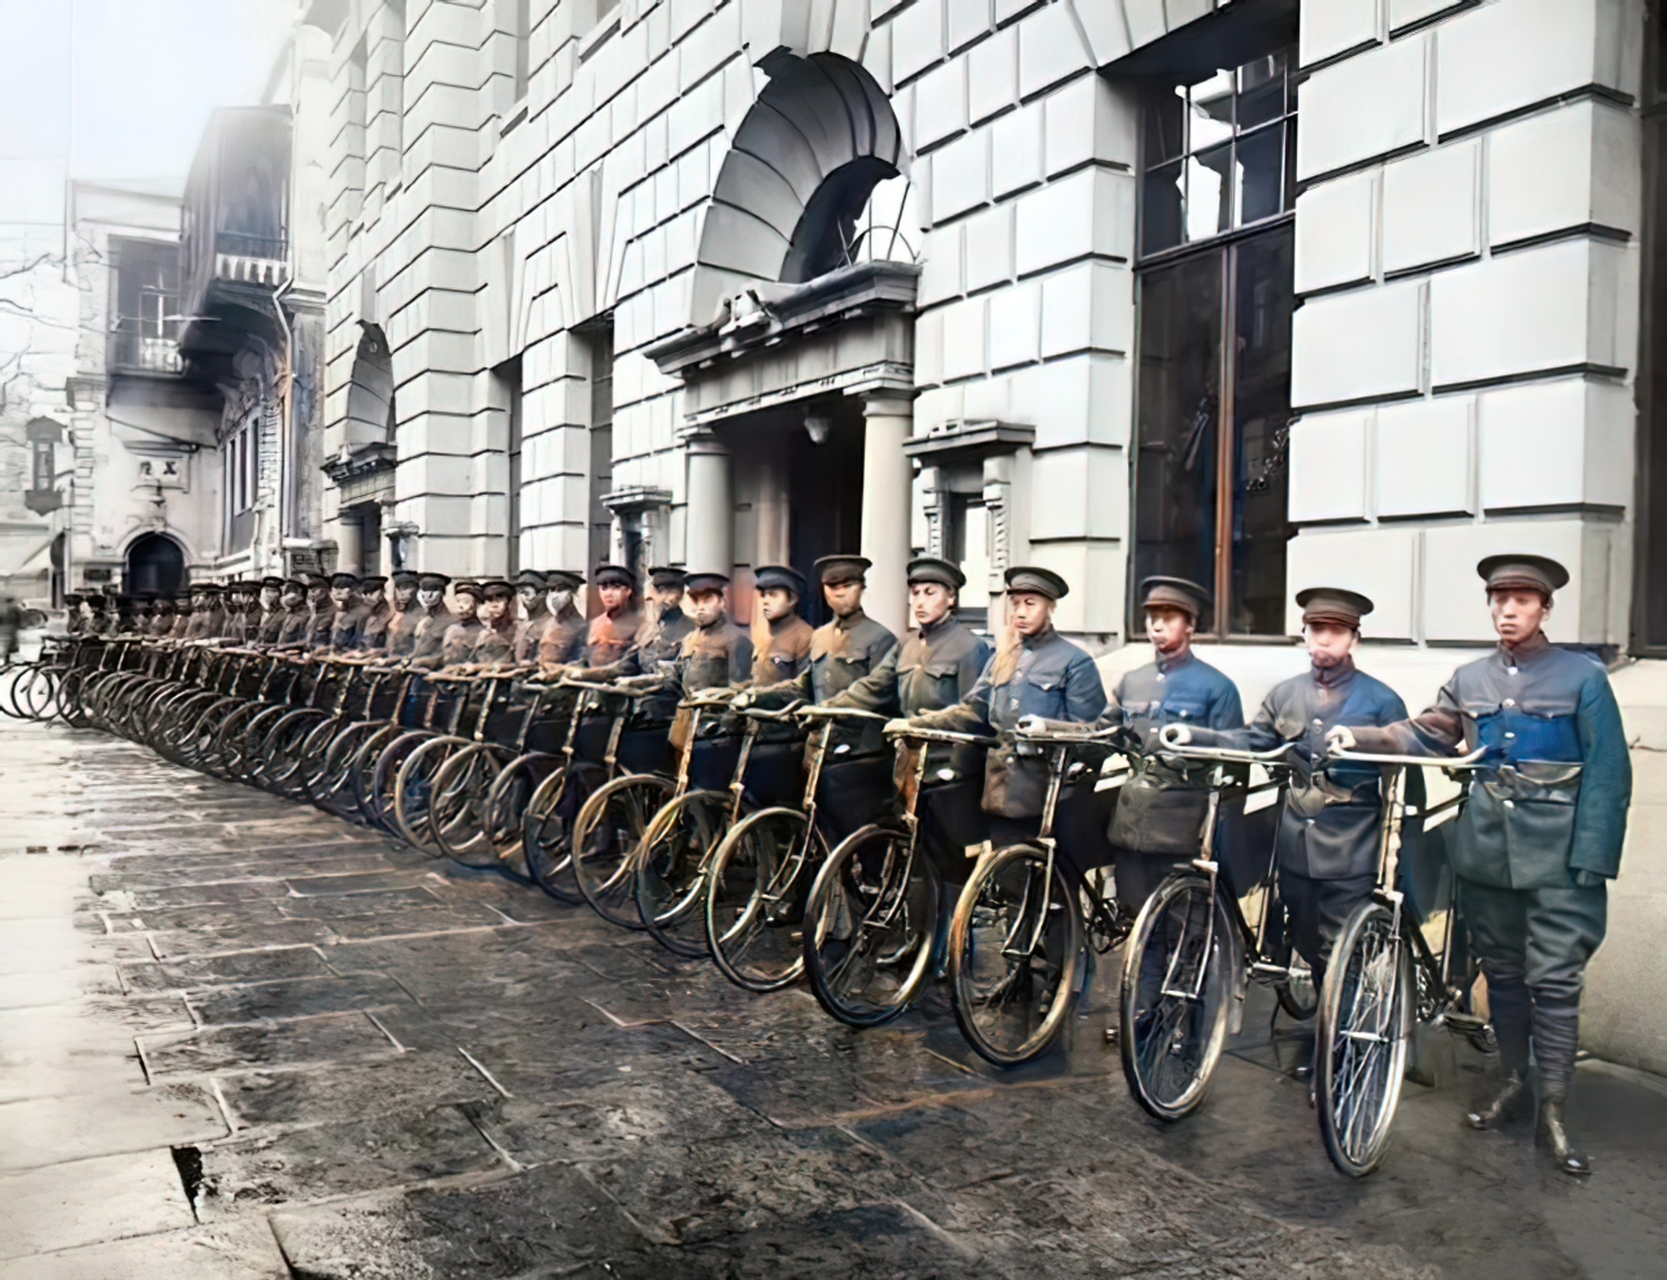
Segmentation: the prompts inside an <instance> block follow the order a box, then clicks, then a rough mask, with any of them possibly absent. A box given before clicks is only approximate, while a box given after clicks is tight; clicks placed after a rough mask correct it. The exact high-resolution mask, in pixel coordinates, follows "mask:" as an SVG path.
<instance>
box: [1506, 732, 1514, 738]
mask: <svg viewBox="0 0 1667 1280" xmlns="http://www.w3.org/2000/svg"><path fill="white" fill-rule="evenodd" d="M1505 736H1506V737H1507V738H1514V737H1516V734H1514V733H1509V732H1508V733H1506V734H1505Z"/></svg>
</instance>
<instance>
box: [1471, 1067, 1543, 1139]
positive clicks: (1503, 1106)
mask: <svg viewBox="0 0 1667 1280" xmlns="http://www.w3.org/2000/svg"><path fill="white" fill-rule="evenodd" d="M1528 1097H1529V1094H1528V1081H1527V1080H1526V1079H1525V1078H1524V1076H1523V1074H1522V1072H1520V1071H1507V1072H1506V1073H1505V1079H1504V1082H1503V1083H1502V1084H1501V1085H1500V1086H1499V1092H1498V1093H1497V1094H1495V1095H1494V1096H1493V1097H1492V1098H1491V1099H1489V1100H1488V1101H1487V1102H1485V1103H1483V1104H1482V1105H1481V1106H1480V1107H1478V1108H1476V1110H1474V1111H1471V1112H1467V1113H1466V1114H1465V1118H1464V1119H1465V1123H1466V1124H1468V1125H1469V1126H1470V1127H1471V1128H1472V1129H1497V1128H1498V1127H1499V1126H1500V1125H1502V1124H1504V1123H1505V1122H1506V1121H1508V1120H1511V1119H1513V1118H1514V1117H1516V1116H1519V1115H1522V1114H1524V1112H1525V1111H1526V1104H1527V1102H1528Z"/></svg>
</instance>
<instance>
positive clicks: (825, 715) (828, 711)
mask: <svg viewBox="0 0 1667 1280" xmlns="http://www.w3.org/2000/svg"><path fill="white" fill-rule="evenodd" d="M793 714H794V715H797V716H799V717H801V718H803V719H805V720H889V719H891V717H890V716H883V715H881V714H880V713H879V712H878V711H864V710H863V709H862V708H861V707H829V706H821V705H817V704H814V703H808V702H807V703H804V704H803V705H801V706H798V707H797V708H794V709H793Z"/></svg>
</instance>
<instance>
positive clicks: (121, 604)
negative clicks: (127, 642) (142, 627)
mask: <svg viewBox="0 0 1667 1280" xmlns="http://www.w3.org/2000/svg"><path fill="white" fill-rule="evenodd" d="M134 605H135V601H134V599H133V597H132V596H130V595H126V594H119V595H117V596H116V607H115V615H116V619H115V620H116V634H117V635H123V636H126V635H132V634H133V617H134Z"/></svg>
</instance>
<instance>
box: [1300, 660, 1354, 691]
mask: <svg viewBox="0 0 1667 1280" xmlns="http://www.w3.org/2000/svg"><path fill="white" fill-rule="evenodd" d="M1309 673H1310V674H1311V675H1312V676H1313V677H1314V683H1315V684H1317V685H1319V686H1320V688H1322V689H1340V688H1342V687H1343V686H1344V685H1346V684H1348V682H1349V681H1350V680H1353V679H1354V659H1353V658H1344V659H1343V661H1341V662H1340V663H1338V664H1337V665H1336V666H1335V667H1332V668H1331V669H1330V670H1329V671H1327V670H1323V669H1322V668H1320V667H1313V666H1311V667H1310V668H1309Z"/></svg>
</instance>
